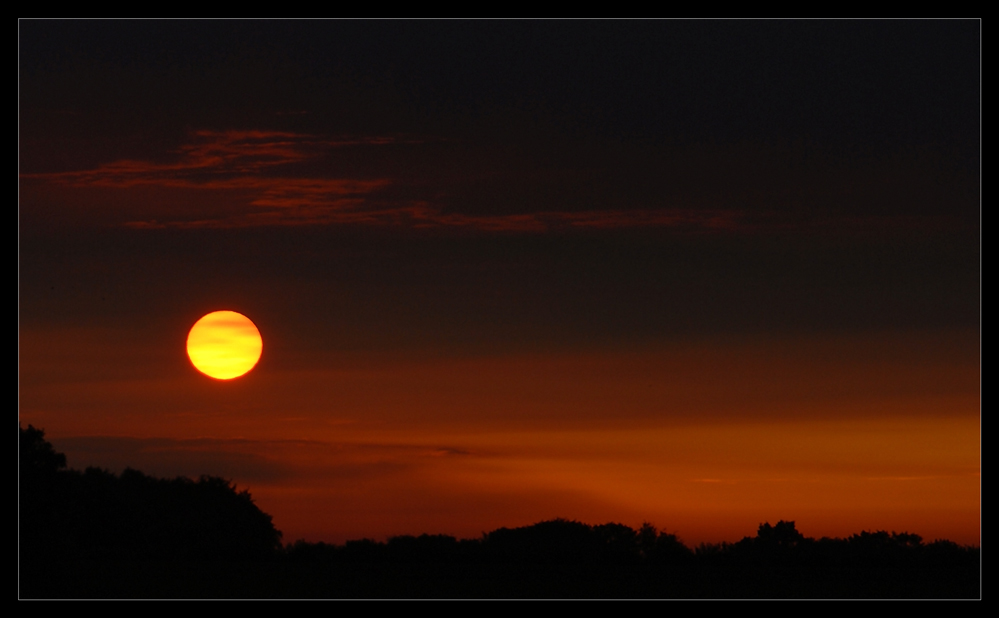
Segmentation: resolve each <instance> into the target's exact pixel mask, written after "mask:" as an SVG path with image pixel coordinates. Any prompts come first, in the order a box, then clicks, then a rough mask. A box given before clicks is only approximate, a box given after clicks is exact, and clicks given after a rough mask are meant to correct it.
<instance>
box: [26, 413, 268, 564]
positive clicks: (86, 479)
mask: <svg viewBox="0 0 999 618" xmlns="http://www.w3.org/2000/svg"><path fill="white" fill-rule="evenodd" d="M20 434H21V435H20V440H21V442H20V445H21V452H20V508H21V518H20V524H21V527H20V546H21V555H22V557H23V558H25V559H28V560H49V559H59V558H170V559H220V560H231V559H259V558H267V557H270V556H273V555H274V554H275V552H276V551H277V550H278V549H279V548H280V547H281V533H280V532H279V531H278V530H276V529H275V528H274V525H273V523H272V521H271V517H270V515H267V514H266V513H264V512H262V511H261V510H260V509H259V508H257V506H256V505H255V504H254V503H253V499H252V498H251V496H250V494H249V493H248V492H247V491H245V490H243V491H237V489H236V487H235V486H234V485H233V484H232V483H231V482H229V481H227V480H225V479H222V478H218V477H211V476H202V477H201V478H200V479H198V480H197V481H194V480H191V479H188V478H184V477H178V478H175V479H159V478H154V477H151V476H147V475H145V474H143V473H142V472H139V471H138V470H133V469H131V468H129V469H126V470H125V471H124V472H122V473H121V475H120V476H116V475H114V474H112V473H111V472H108V471H106V470H101V469H98V468H88V469H87V470H85V471H84V472H82V473H81V472H78V471H75V470H66V469H65V467H66V458H65V456H64V455H62V454H60V453H56V452H55V450H54V449H53V448H52V445H51V444H50V443H48V442H47V441H45V438H44V435H45V434H44V432H43V431H41V430H39V429H35V428H34V427H32V426H31V425H29V426H28V428H27V429H23V428H21V430H20Z"/></svg>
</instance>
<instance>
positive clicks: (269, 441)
mask: <svg viewBox="0 0 999 618" xmlns="http://www.w3.org/2000/svg"><path fill="white" fill-rule="evenodd" d="M48 336H49V337H52V336H55V337H57V338H58V339H59V341H48V342H47V345H45V344H43V343H42V340H44V339H45V337H46V336H45V335H41V334H38V335H36V334H33V333H26V334H23V335H22V352H23V354H24V360H23V361H22V391H21V420H22V422H23V423H32V424H35V425H36V426H40V427H51V428H53V429H51V430H50V434H49V435H50V437H51V438H52V440H53V442H54V444H55V445H56V446H57V447H58V448H61V449H63V450H64V451H65V452H67V453H68V455H69V461H70V465H71V466H75V467H79V468H82V467H84V466H86V465H100V466H103V467H109V468H111V469H116V470H120V469H122V468H123V467H124V466H126V465H132V466H135V467H140V468H141V469H143V470H145V471H147V472H149V473H155V474H160V475H174V474H200V473H213V474H220V475H223V476H226V477H228V478H233V479H234V480H235V481H236V482H237V483H239V484H240V485H241V486H243V487H249V488H250V490H251V492H252V493H253V495H254V496H255V497H256V499H257V501H258V503H259V504H260V506H261V507H262V508H263V509H264V510H265V511H267V512H269V513H272V514H273V515H274V516H275V522H276V524H277V525H278V527H279V528H280V529H282V530H283V531H284V532H285V534H286V536H287V539H288V540H294V539H297V538H306V539H308V540H327V541H341V542H342V541H343V540H346V539H348V538H359V537H364V536H366V537H374V538H384V537H386V536H387V535H392V534H415V533H419V532H440V533H447V534H453V535H458V536H477V535H478V534H479V533H480V532H482V531H486V530H490V529H493V528H496V527H500V526H512V525H521V524H524V525H526V524H528V523H532V522H534V521H538V520H542V519H549V518H553V517H571V518H576V519H580V520H583V521H588V522H591V523H595V522H603V521H621V522H623V523H627V524H629V525H632V526H637V525H639V524H641V523H642V521H645V520H648V521H651V522H652V523H654V524H656V525H657V526H659V527H662V528H667V529H670V530H673V531H675V532H677V533H679V534H680V536H681V537H682V538H683V539H684V540H685V541H687V542H688V543H699V542H716V541H720V540H727V541H732V540H737V539H739V538H741V537H742V536H744V535H747V534H751V533H752V531H753V530H754V528H755V526H756V525H757V524H758V523H760V522H762V521H776V520H778V519H790V520H795V521H797V522H799V527H800V529H801V530H803V531H804V532H805V533H806V534H809V535H813V536H816V537H818V536H843V535H848V534H851V533H853V532H856V531H858V530H861V529H888V530H897V531H902V530H908V531H917V532H918V533H920V534H923V535H924V536H926V537H927V538H936V537H942V538H950V539H952V540H955V541H958V542H961V543H975V544H977V543H978V542H979V529H980V515H979V511H980V467H979V466H980V464H979V460H980V447H979V443H980V429H979V416H978V411H979V407H980V397H979V386H978V385H979V373H978V349H977V344H976V338H975V336H974V333H966V332H943V333H903V334H898V335H890V336H880V337H865V338H863V339H861V338H854V339H852V340H851V339H845V340H844V339H841V338H837V339H829V338H824V339H823V338H811V339H790V340H759V339H755V340H752V339H747V340H743V341H739V342H736V343H732V342H719V341H710V342H677V343H675V344H674V345H670V346H662V347H657V348H654V349H633V350H597V351H590V352H586V353H564V354H558V355H551V354H522V355H508V356H498V357H475V358H459V359H455V358H420V357H419V356H411V357H399V358H395V359H387V358H382V359H378V360H377V361H376V360H374V359H372V358H365V357H363V356H359V357H355V358H351V357H350V356H346V355H345V356H343V357H342V358H328V359H314V360H315V366H314V368H311V369H286V370H281V369H280V368H279V365H280V361H279V359H275V358H269V357H268V356H266V355H265V357H264V358H263V359H262V360H261V362H260V365H259V366H258V367H257V368H256V369H254V371H252V372H251V373H250V374H248V375H247V376H245V377H243V378H239V379H237V380H236V381H233V382H230V383H219V382H217V381H213V380H210V379H209V378H205V377H204V376H202V375H201V374H199V373H197V372H196V371H195V370H194V369H193V368H191V367H189V366H187V365H185V363H187V361H186V359H185V358H184V357H183V346H182V345H178V346H175V347H176V348H177V349H175V350H174V354H175V355H176V358H175V359H174V363H173V364H174V365H175V369H173V370H170V371H166V372H165V374H166V375H163V376H156V375H149V376H140V375H132V376H128V375H121V376H116V377H114V378H112V379H107V378H105V377H103V376H94V375H90V376H88V375H86V374H85V372H82V373H81V372H80V370H79V367H80V365H79V364H78V363H77V362H76V360H75V357H76V356H77V355H86V354H87V353H88V352H87V350H97V349H100V350H103V351H104V352H105V355H103V357H102V355H101V354H98V355H96V357H95V358H93V359H92V361H93V362H92V364H90V367H93V366H94V364H98V363H110V364H116V363H117V364H120V365H121V366H126V365H129V364H130V363H128V361H127V358H128V356H129V355H135V356H137V357H138V356H141V355H142V354H143V351H142V350H133V349H128V347H127V345H125V346H123V347H122V348H121V349H117V350H115V349H114V348H113V347H112V346H109V345H106V344H105V345H100V346H99V345H95V343H94V342H93V341H87V338H86V337H80V336H77V337H75V338H74V337H73V336H72V334H70V333H59V334H48ZM265 337H266V332H265ZM181 343H182V342H181ZM274 347H275V348H276V349H277V350H280V349H281V347H282V346H281V345H280V342H275V346H274ZM268 349H269V347H268V346H267V345H266V344H265V350H268ZM279 353H280V352H274V354H279ZM52 372H55V373H57V374H60V375H62V376H64V377H63V378H61V379H58V378H57V379H53V377H51V375H50V374H51V373H52ZM720 376H724V379H720ZM33 378H35V379H33ZM70 410H72V411H73V413H72V414H69V413H68V412H69V411H70Z"/></svg>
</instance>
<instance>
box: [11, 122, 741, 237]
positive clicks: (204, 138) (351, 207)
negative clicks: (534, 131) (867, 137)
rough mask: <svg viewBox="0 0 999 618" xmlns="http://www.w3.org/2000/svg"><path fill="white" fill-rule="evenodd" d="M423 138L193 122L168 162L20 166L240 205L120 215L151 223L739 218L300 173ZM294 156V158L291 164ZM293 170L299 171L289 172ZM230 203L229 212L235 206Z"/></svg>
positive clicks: (633, 222) (507, 223) (573, 223)
mask: <svg viewBox="0 0 999 618" xmlns="http://www.w3.org/2000/svg"><path fill="white" fill-rule="evenodd" d="M422 141H425V140H419V139H413V138H403V137H391V136H374V137H341V138H336V139H320V138H317V137H316V136H313V135H305V134H297V133H288V132H277V131H196V132H193V133H192V134H191V135H190V139H189V141H188V142H187V143H185V144H183V145H181V146H180V147H179V148H177V149H176V150H175V151H174V153H173V159H174V160H172V161H169V162H156V161H144V160H132V159H120V160H117V161H113V162H111V163H106V164H102V165H100V166H98V167H97V168H96V169H90V170H81V171H68V172H57V173H39V174H25V175H24V176H23V177H24V178H26V179H31V180H37V181H43V182H54V183H57V184H59V185H63V186H67V187H72V188H77V189H87V188H97V189H104V190H121V191H126V190H129V189H136V188H143V187H145V188H150V187H151V188H160V189H165V190H178V191H196V192H206V193H207V192H212V193H216V194H218V195H219V196H220V200H221V201H225V202H226V203H232V202H236V203H237V204H238V205H239V206H240V207H238V208H236V209H233V208H228V209H226V212H225V213H220V214H219V215H218V216H209V217H198V218H195V219H192V218H185V217H177V218H175V219H166V220H164V219H160V218H156V219H132V220H129V221H126V222H124V225H126V226H128V227H132V228H139V229H156V228H242V227H261V226H300V225H332V224H367V225H378V226H408V227H413V228H461V229H472V230H480V231H487V232H543V231H547V230H551V229H560V228H583V229H594V228H626V227H682V228H687V229H702V230H731V229H735V228H737V227H745V222H744V221H743V220H744V219H745V217H744V216H743V215H742V214H740V213H738V212H736V211H734V210H732V209H708V210H706V209H692V208H629V209H601V210H592V209H591V210H584V211H565V210H542V211H536V212H526V213H516V214H469V213H461V212H445V209H444V208H443V206H442V205H441V204H436V203H434V198H433V197H427V198H418V197H411V196H409V195H406V194H412V193H413V192H414V191H413V190H412V188H410V187H405V186H404V185H405V184H406V182H405V181H400V180H394V179H390V178H331V177H327V176H326V175H316V174H309V173H308V171H309V170H305V175H302V174H303V170H302V169H301V167H302V166H303V164H310V163H311V164H314V163H317V162H321V160H322V159H323V158H324V157H326V156H328V155H329V153H330V152H331V151H332V150H335V149H344V148H358V147H384V146H390V145H399V144H419V143H421V142H422ZM296 166H298V167H296ZM296 170H297V171H298V173H295V172H296ZM233 210H235V212H233Z"/></svg>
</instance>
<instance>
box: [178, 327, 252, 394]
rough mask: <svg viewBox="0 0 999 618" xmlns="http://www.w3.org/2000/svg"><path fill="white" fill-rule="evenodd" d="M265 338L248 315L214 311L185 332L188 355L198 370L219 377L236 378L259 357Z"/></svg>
mask: <svg viewBox="0 0 999 618" xmlns="http://www.w3.org/2000/svg"><path fill="white" fill-rule="evenodd" d="M263 348H264V342H263V340H262V339H261V338H260V331H259V330H257V327H256V326H255V325H254V324H253V322H251V321H250V318H248V317H246V316H245V315H243V314H241V313H236V312H235V311H215V312H213V313H209V314H208V315H206V316H205V317H203V318H201V319H200V320H198V321H197V322H195V323H194V326H192V327H191V332H190V333H188V334H187V355H188V356H189V357H190V358H191V362H192V363H193V364H194V366H195V367H196V368H197V369H198V371H200V372H201V373H203V374H205V375H207V376H211V377H213V378H216V379H219V380H231V379H233V378H238V377H239V376H241V375H243V374H245V373H246V372H248V371H249V370H251V369H253V367H254V365H256V364H257V361H258V360H260V352H261V351H262V350H263Z"/></svg>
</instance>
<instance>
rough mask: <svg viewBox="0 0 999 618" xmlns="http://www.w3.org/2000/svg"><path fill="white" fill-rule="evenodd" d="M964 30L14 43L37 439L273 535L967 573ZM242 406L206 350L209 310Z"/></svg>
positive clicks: (170, 28) (977, 242) (971, 222)
mask: <svg viewBox="0 0 999 618" xmlns="http://www.w3.org/2000/svg"><path fill="white" fill-rule="evenodd" d="M980 41H981V33H980V23H979V22H978V21H975V20H941V21H935V20H899V21H891V20H871V21H865V20H853V21H822V20H817V21H801V22H799V21H754V20H733V21H703V20H692V21H684V20H675V21H615V22H602V21H566V22H544V21H541V22H525V21H507V22H504V21H481V22H478V21H465V22H457V21H441V22H434V21H380V22H363V21H315V22H313V21H295V20H288V21H274V22H271V21H264V20H260V21H195V20H188V21H169V20H159V21H157V20H151V21H129V20H114V21H101V20H77V21H72V20H67V21H58V20H21V21H20V22H19V40H18V44H19V55H18V58H19V90H18V96H19V106H18V114H19V115H18V120H19V131H18V140H19V142H18V145H19V162H18V163H19V174H20V176H19V185H18V191H19V193H18V311H19V314H18V315H19V331H18V332H19V338H18V345H19V393H18V395H19V399H18V417H19V422H20V423H21V424H22V425H27V424H29V423H30V424H33V425H34V426H36V427H39V428H42V429H44V430H45V431H46V435H47V436H48V437H49V438H51V440H52V442H53V443H54V444H55V446H56V447H57V448H58V449H60V450H62V451H64V452H65V453H66V454H67V456H68V460H69V464H70V465H71V466H73V467H76V468H83V467H85V466H88V465H97V466H102V467H106V468H109V469H112V470H115V471H120V470H122V469H123V468H124V467H126V466H133V467H136V468H138V469H141V470H143V471H144V472H146V473H150V474H156V475H164V476H169V475H177V474H184V475H190V476H198V475H201V474H215V475H221V476H224V477H226V478H229V479H232V480H233V481H234V482H235V483H237V484H238V485H239V486H240V487H248V488H249V489H250V491H251V492H252V494H253V496H254V497H255V499H256V500H257V502H258V504H259V505H260V506H261V508H263V510H264V511H266V512H268V513H271V514H272V515H273V516H274V522H275V524H276V526H277V527H278V528H279V529H281V530H282V531H283V532H284V534H285V540H287V541H294V540H295V539H298V538H305V539H308V540H313V541H315V540H328V541H343V540H345V539H350V538H358V537H373V538H378V539H382V538H385V537H386V536H388V535H393V534H421V533H424V532H426V533H446V534H453V535H457V536H461V537H466V536H477V535H479V534H480V533H482V532H484V531H488V530H491V529H494V528H497V527H501V526H518V525H526V524H530V523H534V522H537V521H540V520H544V519H551V518H555V517H563V518H568V519H578V520H582V521H585V522H587V523H591V524H596V523H603V522H608V521H618V522H622V523H625V524H628V525H631V526H638V525H640V524H641V523H642V522H643V521H646V520H647V521H650V522H651V523H653V524H655V525H656V526H658V527H660V528H662V529H665V530H668V531H670V532H675V533H677V534H678V535H679V536H680V538H682V539H683V540H684V541H685V542H687V543H688V544H696V543H699V542H717V541H722V540H726V541H734V540H738V539H739V538H741V537H742V536H744V535H749V534H752V533H753V532H754V531H755V530H756V528H757V526H758V525H759V524H760V523H761V522H764V521H770V522H771V523H774V522H776V521H777V520H780V519H784V520H794V521H795V522H796V524H797V527H798V529H799V530H801V531H802V532H804V533H805V534H807V535H810V536H823V535H830V536H842V535H848V534H852V533H855V532H859V531H861V530H872V529H886V530H889V531H890V530H895V531H909V532H913V533H917V534H921V535H923V536H924V537H926V538H927V539H933V538H937V537H944V538H949V539H952V540H954V541H957V542H960V543H975V544H977V543H979V542H980V538H981V535H980V529H981V517H980V511H981V481H980V472H981V469H980V459H981V446H980V445H981V431H980V419H981V363H980V359H981V199H980V184H981V183H980V179H981V164H980V152H981V143H980V142H981V139H980V135H981V123H980V117H981V104H980V100H981V84H980V81H981V77H980V76H981V70H980V67H981V61H980ZM219 310H227V311H236V312H239V313H242V314H244V315H245V316H247V317H248V318H249V319H250V320H252V321H253V323H254V324H255V325H256V327H257V328H259V330H260V333H261V334H262V336H263V355H262V357H261V358H260V361H259V363H258V365H257V366H256V367H255V368H254V369H253V370H252V371H251V372H250V373H249V374H247V375H246V376H244V377H242V378H238V379H236V380H233V381H231V382H219V381H216V380H212V379H211V378H207V377H205V376H204V375H202V374H201V373H199V372H198V371H197V370H195V369H194V368H193V367H192V366H191V364H190V362H189V360H188V358H187V355H186V353H185V341H186V339H187V336H188V331H189V329H190V328H191V326H192V325H193V324H194V323H195V322H196V321H197V320H198V319H199V318H201V317H202V316H204V315H205V314H207V313H209V312H212V311H219Z"/></svg>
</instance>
